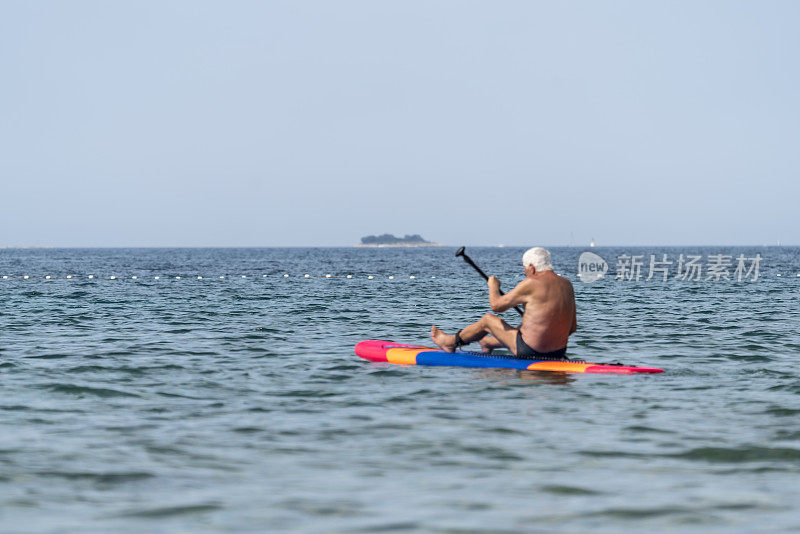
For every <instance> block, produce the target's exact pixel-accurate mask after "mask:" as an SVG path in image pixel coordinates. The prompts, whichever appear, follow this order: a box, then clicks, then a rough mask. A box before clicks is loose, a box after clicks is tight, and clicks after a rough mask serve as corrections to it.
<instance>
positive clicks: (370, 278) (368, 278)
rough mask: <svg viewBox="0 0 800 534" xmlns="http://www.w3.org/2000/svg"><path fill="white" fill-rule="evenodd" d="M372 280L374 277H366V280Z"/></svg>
mask: <svg viewBox="0 0 800 534" xmlns="http://www.w3.org/2000/svg"><path fill="white" fill-rule="evenodd" d="M373 278H375V277H374V276H372V275H369V276H368V277H367V280H372V279H373Z"/></svg>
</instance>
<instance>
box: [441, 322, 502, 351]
mask: <svg viewBox="0 0 800 534" xmlns="http://www.w3.org/2000/svg"><path fill="white" fill-rule="evenodd" d="M487 334H491V335H492V336H494V338H495V339H496V340H497V341H499V342H500V343H502V344H503V345H504V346H506V347H508V348H509V349H511V352H515V350H516V345H517V329H516V328H514V327H513V326H511V325H510V324H508V323H507V322H505V321H503V320H502V319H501V318H500V317H498V316H496V315H492V314H491V313H487V314H486V315H484V316H483V317H481V319H480V321H478V322H475V323H472V324H471V325H469V326H466V327H464V329H463V330H461V340H462V341H463V342H464V344H467V343H472V342H473V341H479V340H481V339H483V338H484V336H486V335H487ZM431 339H432V340H433V342H434V343H436V344H437V345H439V346H440V347H441V348H442V349H443V350H445V351H447V352H453V351H455V350H456V336H454V335H448V334H445V333H444V332H442V331H441V330H439V329H438V328H436V326H435V325H434V326H432V327H431Z"/></svg>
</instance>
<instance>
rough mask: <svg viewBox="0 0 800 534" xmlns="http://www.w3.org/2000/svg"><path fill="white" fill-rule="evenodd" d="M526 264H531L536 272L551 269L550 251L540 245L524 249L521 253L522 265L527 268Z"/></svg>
mask: <svg viewBox="0 0 800 534" xmlns="http://www.w3.org/2000/svg"><path fill="white" fill-rule="evenodd" d="M528 265H533V267H534V269H536V272H540V271H552V270H553V264H552V263H550V253H549V252H548V251H547V250H545V249H543V248H542V247H533V248H529V249H528V250H526V251H525V254H523V255H522V266H523V267H525V268H526V269H527V268H528Z"/></svg>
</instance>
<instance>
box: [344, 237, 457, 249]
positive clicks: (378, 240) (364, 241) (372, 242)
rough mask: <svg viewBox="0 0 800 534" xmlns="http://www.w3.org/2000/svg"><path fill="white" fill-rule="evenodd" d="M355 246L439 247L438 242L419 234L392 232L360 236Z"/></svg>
mask: <svg viewBox="0 0 800 534" xmlns="http://www.w3.org/2000/svg"><path fill="white" fill-rule="evenodd" d="M356 246H357V247H441V246H442V245H440V244H439V243H432V242H430V241H427V240H426V239H424V238H423V237H422V236H421V235H419V234H414V235H406V236H405V237H395V236H394V235H392V234H383V235H368V236H364V237H362V238H361V244H360V245H356Z"/></svg>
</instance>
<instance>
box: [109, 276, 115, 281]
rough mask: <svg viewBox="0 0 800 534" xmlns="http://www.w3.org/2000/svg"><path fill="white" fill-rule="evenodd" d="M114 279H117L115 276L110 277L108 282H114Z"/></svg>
mask: <svg viewBox="0 0 800 534" xmlns="http://www.w3.org/2000/svg"><path fill="white" fill-rule="evenodd" d="M116 279H117V277H116V276H112V277H111V278H110V279H109V280H116Z"/></svg>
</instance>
